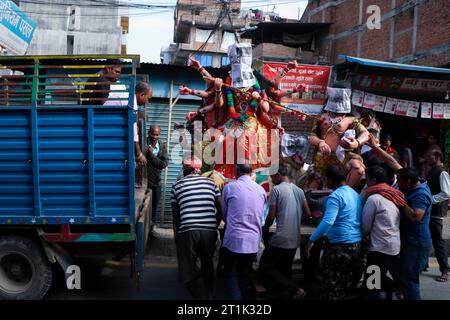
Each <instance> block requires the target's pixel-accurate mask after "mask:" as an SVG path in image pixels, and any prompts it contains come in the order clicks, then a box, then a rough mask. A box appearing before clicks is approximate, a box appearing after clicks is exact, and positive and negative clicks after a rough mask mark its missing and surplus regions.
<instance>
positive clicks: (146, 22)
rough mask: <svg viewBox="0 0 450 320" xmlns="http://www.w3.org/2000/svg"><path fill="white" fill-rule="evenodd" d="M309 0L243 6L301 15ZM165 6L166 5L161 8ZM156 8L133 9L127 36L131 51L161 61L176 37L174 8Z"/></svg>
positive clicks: (172, 0) (254, 0)
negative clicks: (162, 54)
mask: <svg viewBox="0 0 450 320" xmlns="http://www.w3.org/2000/svg"><path fill="white" fill-rule="evenodd" d="M140 3H146V4H155V3H158V4H171V5H175V4H176V0H159V1H153V0H151V1H140ZM307 3H308V1H307V0H297V1H294V0H265V1H258V0H242V5H241V7H242V8H245V9H248V8H254V9H260V10H263V11H272V9H273V7H274V6H275V10H274V12H276V13H278V14H280V16H281V17H283V18H290V19H298V17H299V10H300V17H301V15H302V13H303V11H304V10H305V8H306V5H307ZM160 10H164V9H160ZM156 11H157V10H156V9H155V10H152V11H149V10H145V9H144V10H142V9H130V11H129V16H130V29H129V34H128V36H127V53H128V54H140V55H141V62H153V63H160V61H161V60H160V57H159V53H160V51H161V47H167V46H168V45H169V44H170V43H171V42H172V41H173V23H174V21H173V9H166V10H164V11H160V12H159V13H156Z"/></svg>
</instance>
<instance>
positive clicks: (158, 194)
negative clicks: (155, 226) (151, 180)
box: [149, 186, 161, 223]
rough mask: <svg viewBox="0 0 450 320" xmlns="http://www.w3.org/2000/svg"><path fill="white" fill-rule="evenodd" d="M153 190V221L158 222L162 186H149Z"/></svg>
mask: <svg viewBox="0 0 450 320" xmlns="http://www.w3.org/2000/svg"><path fill="white" fill-rule="evenodd" d="M149 188H150V190H152V222H153V223H155V222H156V214H157V213H158V204H159V200H160V199H161V186H157V187H149Z"/></svg>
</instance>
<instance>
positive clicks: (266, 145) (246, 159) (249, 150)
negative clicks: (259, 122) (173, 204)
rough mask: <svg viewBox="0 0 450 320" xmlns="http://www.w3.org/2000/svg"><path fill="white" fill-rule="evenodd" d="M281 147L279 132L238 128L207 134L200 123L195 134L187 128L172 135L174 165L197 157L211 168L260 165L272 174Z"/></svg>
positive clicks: (172, 160) (215, 130)
mask: <svg viewBox="0 0 450 320" xmlns="http://www.w3.org/2000/svg"><path fill="white" fill-rule="evenodd" d="M192 135H193V137H192ZM279 144H280V133H279V130H278V129H271V130H267V129H265V128H263V127H261V128H259V129H257V130H254V129H245V128H244V127H236V128H223V129H215V128H211V129H208V130H206V131H205V132H203V130H202V122H201V121H196V122H195V123H194V129H193V130H192V133H191V132H189V131H188V130H186V129H177V130H175V131H174V132H173V133H172V135H171V141H170V145H171V148H170V151H169V154H170V161H171V163H174V164H181V163H182V161H183V159H184V158H185V157H191V156H192V155H195V156H196V157H198V158H199V159H201V160H203V162H204V163H205V164H207V165H222V164H226V165H235V164H244V163H246V164H252V165H255V164H259V165H260V166H262V167H267V169H268V174H276V173H277V172H278V166H279V153H280V152H279ZM192 145H193V148H192ZM192 149H193V151H192Z"/></svg>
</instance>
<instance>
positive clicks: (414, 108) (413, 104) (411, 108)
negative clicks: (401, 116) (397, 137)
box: [406, 101, 420, 118]
mask: <svg viewBox="0 0 450 320" xmlns="http://www.w3.org/2000/svg"><path fill="white" fill-rule="evenodd" d="M419 107H420V102H417V101H409V102H408V111H406V116H407V117H412V118H417V115H418V114H419Z"/></svg>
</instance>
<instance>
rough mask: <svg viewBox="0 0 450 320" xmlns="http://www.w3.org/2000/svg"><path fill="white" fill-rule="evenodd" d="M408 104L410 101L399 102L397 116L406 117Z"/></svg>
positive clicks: (396, 110) (396, 109)
mask: <svg viewBox="0 0 450 320" xmlns="http://www.w3.org/2000/svg"><path fill="white" fill-rule="evenodd" d="M408 104H409V101H408V100H401V99H399V100H398V102H397V108H395V114H396V115H398V116H406V113H407V112H408Z"/></svg>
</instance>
